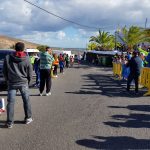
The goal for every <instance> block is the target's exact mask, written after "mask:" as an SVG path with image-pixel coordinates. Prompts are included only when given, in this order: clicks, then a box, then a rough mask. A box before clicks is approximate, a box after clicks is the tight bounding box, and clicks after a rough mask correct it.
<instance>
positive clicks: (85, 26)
mask: <svg viewBox="0 0 150 150" xmlns="http://www.w3.org/2000/svg"><path fill="white" fill-rule="evenodd" d="M24 1H25V2H27V3H28V4H30V5H32V6H34V7H36V8H38V9H40V10H42V11H45V12H46V13H48V14H50V15H53V16H55V17H57V18H59V19H62V20H64V21H67V22H70V23H72V24H75V25H78V26H81V27H84V28H90V29H96V30H100V29H104V28H106V27H103V28H98V27H92V26H87V25H83V24H80V23H77V22H74V21H72V20H68V19H66V18H64V17H61V16H58V15H56V14H54V13H52V12H50V11H48V10H46V9H44V8H42V7H40V6H37V5H36V4H33V3H31V2H29V1H27V0H24ZM111 26H113V25H110V26H109V27H111ZM107 27H108V26H107Z"/></svg>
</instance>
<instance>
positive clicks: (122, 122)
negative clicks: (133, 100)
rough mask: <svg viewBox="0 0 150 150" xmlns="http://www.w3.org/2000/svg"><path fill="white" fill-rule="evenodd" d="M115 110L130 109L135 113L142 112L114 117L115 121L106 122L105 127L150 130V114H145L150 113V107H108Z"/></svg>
mask: <svg viewBox="0 0 150 150" xmlns="http://www.w3.org/2000/svg"><path fill="white" fill-rule="evenodd" d="M108 107H109V108H112V109H113V108H114V109H124V108H125V109H129V110H133V111H140V112H141V111H142V112H144V114H141V113H138V112H137V113H130V114H129V115H113V116H111V118H112V119H113V120H114V121H108V122H104V124H105V125H109V126H111V127H116V128H120V127H126V128H150V114H145V112H150V105H128V106H126V107H124V106H108Z"/></svg>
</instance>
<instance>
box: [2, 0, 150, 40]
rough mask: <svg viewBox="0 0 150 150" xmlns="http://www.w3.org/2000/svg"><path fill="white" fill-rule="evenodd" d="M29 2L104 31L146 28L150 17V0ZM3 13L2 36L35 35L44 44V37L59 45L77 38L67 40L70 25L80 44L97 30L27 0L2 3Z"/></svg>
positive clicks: (32, 0) (45, 0)
mask: <svg viewBox="0 0 150 150" xmlns="http://www.w3.org/2000/svg"><path fill="white" fill-rule="evenodd" d="M28 1H30V2H33V3H35V4H37V5H38V6H40V7H42V8H44V9H46V10H47V11H49V12H52V13H54V14H57V15H59V16H61V17H64V18H66V19H69V20H72V21H74V22H77V23H80V24H83V25H87V26H94V27H98V28H101V27H105V30H108V31H112V30H115V29H116V28H117V26H118V24H120V26H124V25H127V26H129V25H144V21H145V18H147V17H149V8H150V0H142V1H141V0H69V1H66V0H28ZM0 14H1V15H0V20H1V24H0V31H1V33H2V34H6V35H12V36H16V37H18V36H20V37H25V38H26V39H30V37H32V36H33V35H34V40H36V41H40V40H38V38H36V36H37V37H39V39H41V41H43V39H42V37H46V38H47V36H49V37H53V39H55V40H56V38H57V42H59V41H58V40H60V41H61V42H63V41H65V40H66V41H69V40H70V39H71V38H73V39H74V37H70V36H69V37H67V35H68V33H65V31H63V29H66V28H67V27H71V26H73V27H74V28H76V29H77V33H76V34H79V35H78V36H77V37H78V38H79V39H80V40H81V41H82V40H85V38H86V37H89V36H91V34H93V33H94V32H96V31H97V30H96V29H94V30H92V29H88V28H83V27H80V26H77V25H73V24H71V23H68V22H65V21H63V20H61V19H59V18H57V17H54V16H53V15H50V14H48V13H46V12H44V11H42V10H40V9H38V8H36V7H34V6H31V5H30V4H28V3H27V2H25V1H24V0H7V1H4V0H3V1H2V0H1V6H0ZM147 27H150V18H148V22H147ZM50 34H51V35H50ZM35 35H36V36H35ZM40 36H41V37H40ZM31 39H32V38H31ZM51 40H52V39H51ZM44 41H45V40H44ZM52 41H53V40H52ZM49 42H50V40H49Z"/></svg>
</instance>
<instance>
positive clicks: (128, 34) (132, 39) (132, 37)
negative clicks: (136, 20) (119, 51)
mask: <svg viewBox="0 0 150 150" xmlns="http://www.w3.org/2000/svg"><path fill="white" fill-rule="evenodd" d="M144 32H145V31H144V30H142V29H141V28H140V27H137V26H131V27H130V28H129V29H127V28H126V27H123V28H122V30H121V34H122V37H121V36H120V35H119V34H118V36H119V38H120V39H121V40H122V41H123V42H124V44H125V45H126V47H127V48H128V49H129V50H133V49H134V47H136V45H138V44H139V43H141V42H145V41H146V40H145V33H144Z"/></svg>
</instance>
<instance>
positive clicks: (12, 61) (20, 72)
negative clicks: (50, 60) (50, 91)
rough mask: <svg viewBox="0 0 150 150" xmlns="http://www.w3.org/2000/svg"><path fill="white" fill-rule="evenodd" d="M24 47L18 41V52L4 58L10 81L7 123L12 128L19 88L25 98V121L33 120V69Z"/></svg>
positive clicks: (4, 72) (6, 75)
mask: <svg viewBox="0 0 150 150" xmlns="http://www.w3.org/2000/svg"><path fill="white" fill-rule="evenodd" d="M24 48H25V45H24V43H22V42H18V43H16V44H15V50H16V52H15V53H14V54H11V55H7V56H6V58H5V60H4V65H3V74H4V77H5V79H6V81H7V83H8V98H7V101H8V103H7V124H6V125H7V127H8V128H12V127H13V123H14V105H15V96H16V91H17V90H19V91H20V93H21V95H22V99H23V106H24V113H25V123H26V124H29V123H31V122H32V121H33V120H32V113H31V104H30V98H29V88H28V86H29V83H30V81H31V78H32V70H33V69H32V65H31V63H30V60H29V57H28V56H27V55H26V53H25V52H24Z"/></svg>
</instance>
